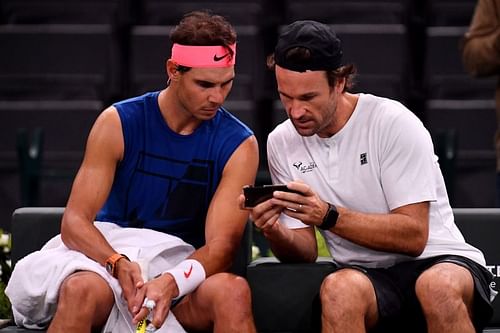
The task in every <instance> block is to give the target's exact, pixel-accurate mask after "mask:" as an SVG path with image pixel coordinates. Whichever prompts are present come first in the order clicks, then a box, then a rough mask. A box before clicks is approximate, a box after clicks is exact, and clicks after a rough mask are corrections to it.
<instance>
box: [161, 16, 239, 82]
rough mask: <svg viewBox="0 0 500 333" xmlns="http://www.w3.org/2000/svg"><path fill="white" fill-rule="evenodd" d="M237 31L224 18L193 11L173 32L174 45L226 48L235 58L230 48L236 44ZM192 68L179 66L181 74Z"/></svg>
mask: <svg viewBox="0 0 500 333" xmlns="http://www.w3.org/2000/svg"><path fill="white" fill-rule="evenodd" d="M236 36H237V35H236V30H235V29H234V28H233V26H232V25H231V23H229V22H228V21H227V20H226V19H225V18H224V17H223V16H221V15H217V14H214V13H212V12H211V11H209V10H201V11H193V12H190V13H187V14H185V15H184V17H183V18H182V20H181V21H180V22H179V24H178V25H177V26H176V27H175V28H174V29H173V30H172V31H171V33H170V40H171V41H172V43H176V44H181V45H197V46H212V45H220V46H223V47H225V48H226V49H227V50H228V52H229V54H230V55H231V56H233V50H232V49H231V48H230V47H229V45H232V44H234V43H236ZM189 68H190V67H186V66H178V68H177V69H178V70H179V71H181V72H187V71H188V70H189Z"/></svg>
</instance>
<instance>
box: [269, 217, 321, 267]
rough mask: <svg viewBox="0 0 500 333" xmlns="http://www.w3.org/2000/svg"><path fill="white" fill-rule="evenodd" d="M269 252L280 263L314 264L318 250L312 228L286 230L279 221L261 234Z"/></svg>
mask: <svg viewBox="0 0 500 333" xmlns="http://www.w3.org/2000/svg"><path fill="white" fill-rule="evenodd" d="M263 234H264V237H266V239H267V240H268V242H269V246H270V247H271V251H272V252H273V254H274V255H275V256H276V257H277V258H278V259H279V260H280V261H282V262H314V261H315V260H316V258H317V256H318V248H317V243H316V236H315V235H314V228H312V227H311V228H302V229H288V228H286V227H283V226H282V225H281V224H280V223H279V221H278V222H277V223H275V224H274V226H273V228H272V229H270V230H266V231H264V232H263Z"/></svg>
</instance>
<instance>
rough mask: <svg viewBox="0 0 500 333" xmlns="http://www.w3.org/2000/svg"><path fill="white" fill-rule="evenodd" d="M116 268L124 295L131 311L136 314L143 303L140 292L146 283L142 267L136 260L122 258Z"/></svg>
mask: <svg viewBox="0 0 500 333" xmlns="http://www.w3.org/2000/svg"><path fill="white" fill-rule="evenodd" d="M115 269H116V272H117V274H116V276H117V278H118V282H119V283H120V286H121V287H122V292H123V293H122V296H123V298H124V299H125V301H127V305H128V309H129V311H130V313H131V314H132V315H133V316H134V315H135V314H136V313H137V311H139V309H140V306H141V304H142V303H141V302H142V299H139V298H140V293H139V292H138V291H139V289H140V288H141V287H142V286H143V285H144V281H143V279H142V275H141V267H140V266H139V264H138V263H136V262H130V261H128V260H125V259H121V260H119V261H118V262H117V263H116V268H115ZM138 303H139V304H138Z"/></svg>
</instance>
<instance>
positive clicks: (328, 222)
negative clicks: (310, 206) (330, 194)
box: [318, 202, 339, 230]
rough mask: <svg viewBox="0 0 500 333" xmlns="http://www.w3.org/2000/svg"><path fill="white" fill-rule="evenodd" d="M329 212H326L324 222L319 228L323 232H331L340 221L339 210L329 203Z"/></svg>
mask: <svg viewBox="0 0 500 333" xmlns="http://www.w3.org/2000/svg"><path fill="white" fill-rule="evenodd" d="M327 204H328V210H327V211H326V214H325V217H323V222H321V224H320V225H319V226H318V227H319V228H321V229H323V230H330V229H331V228H333V227H335V224H337V220H338V219H339V212H337V208H335V206H334V205H332V204H331V203H329V202H327Z"/></svg>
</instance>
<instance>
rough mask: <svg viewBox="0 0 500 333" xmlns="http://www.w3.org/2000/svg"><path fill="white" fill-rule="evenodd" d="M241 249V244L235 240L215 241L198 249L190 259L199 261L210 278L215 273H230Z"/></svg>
mask: <svg viewBox="0 0 500 333" xmlns="http://www.w3.org/2000/svg"><path fill="white" fill-rule="evenodd" d="M239 247H240V242H237V241H235V240H232V241H230V240H227V239H220V240H213V241H210V242H207V244H206V245H204V246H202V247H200V248H199V249H197V250H196V251H195V252H194V253H193V254H192V255H191V256H190V258H192V259H196V260H198V261H199V262H200V263H201V264H202V265H203V267H204V269H205V273H206V275H207V277H208V276H210V275H213V274H215V273H219V272H225V271H228V270H229V269H230V268H231V265H232V263H233V260H234V257H235V254H236V253H237V252H238V249H239Z"/></svg>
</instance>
